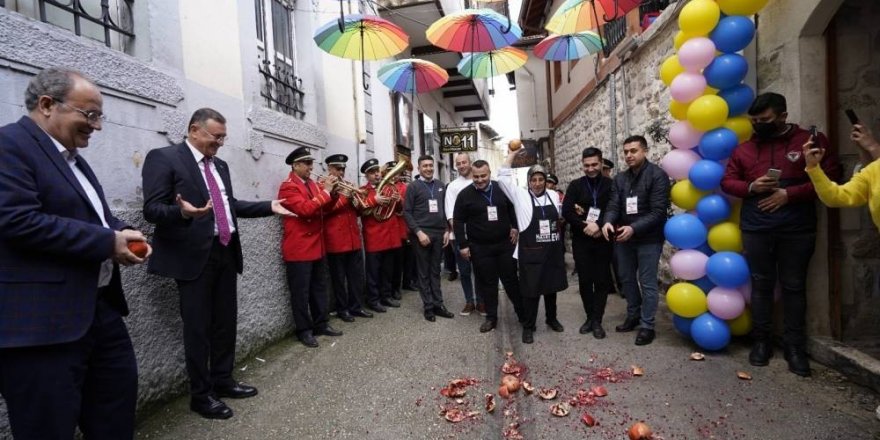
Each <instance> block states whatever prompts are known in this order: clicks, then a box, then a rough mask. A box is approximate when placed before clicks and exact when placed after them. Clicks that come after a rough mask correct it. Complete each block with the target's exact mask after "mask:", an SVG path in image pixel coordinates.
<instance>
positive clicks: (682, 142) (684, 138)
mask: <svg viewBox="0 0 880 440" xmlns="http://www.w3.org/2000/svg"><path fill="white" fill-rule="evenodd" d="M667 137H668V138H669V142H670V143H672V146H673V147H675V148H684V149H685V150H689V149H691V148H694V147H696V146H697V144H699V143H700V138H701V137H703V132H702V131H700V130H697V129H696V128H694V127H693V126H692V125H691V123H690V122H688V121H676V122H675V123H674V124H672V127H669V135H668V136H667Z"/></svg>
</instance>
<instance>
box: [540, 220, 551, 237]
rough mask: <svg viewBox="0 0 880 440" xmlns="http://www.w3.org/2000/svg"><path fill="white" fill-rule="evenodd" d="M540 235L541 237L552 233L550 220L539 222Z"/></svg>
mask: <svg viewBox="0 0 880 440" xmlns="http://www.w3.org/2000/svg"><path fill="white" fill-rule="evenodd" d="M538 233H539V234H541V235H547V234H549V233H550V220H538Z"/></svg>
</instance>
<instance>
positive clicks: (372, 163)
mask: <svg viewBox="0 0 880 440" xmlns="http://www.w3.org/2000/svg"><path fill="white" fill-rule="evenodd" d="M373 168H379V159H376V158H372V159H370V160H368V161H366V162H364V164H363V165H361V172H362V173H364V174H367V173H369V172H370V170H372V169H373Z"/></svg>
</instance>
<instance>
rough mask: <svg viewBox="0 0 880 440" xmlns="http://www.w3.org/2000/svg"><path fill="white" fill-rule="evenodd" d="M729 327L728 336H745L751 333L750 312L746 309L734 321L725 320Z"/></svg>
mask: <svg viewBox="0 0 880 440" xmlns="http://www.w3.org/2000/svg"><path fill="white" fill-rule="evenodd" d="M727 324H728V325H729V326H730V334H732V335H734V336H745V335H747V334H749V332H750V331H752V311H751V310H749V309H748V308H746V309H745V310H743V312H742V314H740V315H739V316H737V317H736V318H734V319H729V320H727Z"/></svg>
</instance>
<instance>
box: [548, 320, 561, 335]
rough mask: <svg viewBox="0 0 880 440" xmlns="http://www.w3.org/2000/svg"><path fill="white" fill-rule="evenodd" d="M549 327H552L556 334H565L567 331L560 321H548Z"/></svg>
mask: <svg viewBox="0 0 880 440" xmlns="http://www.w3.org/2000/svg"><path fill="white" fill-rule="evenodd" d="M547 327H550V329H551V330H553V331H554V332H564V331H565V327H563V326H562V323H560V322H559V321H557V320H555V319H554V320H552V321H547Z"/></svg>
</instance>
